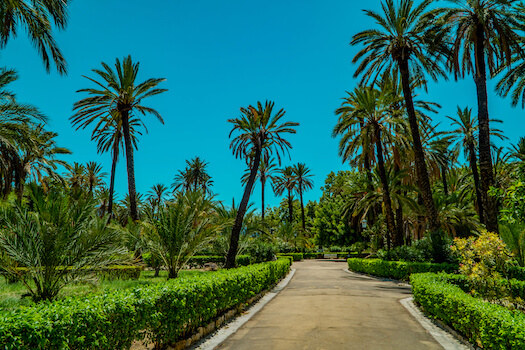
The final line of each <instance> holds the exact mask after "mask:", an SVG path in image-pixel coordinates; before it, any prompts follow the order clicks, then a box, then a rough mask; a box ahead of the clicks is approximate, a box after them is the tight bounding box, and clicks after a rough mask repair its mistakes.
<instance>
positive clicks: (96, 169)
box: [85, 162, 108, 196]
mask: <svg viewBox="0 0 525 350" xmlns="http://www.w3.org/2000/svg"><path fill="white" fill-rule="evenodd" d="M107 175H108V174H107V173H105V172H103V171H102V165H100V164H98V163H97V162H88V163H87V164H86V177H85V181H86V183H87V185H88V187H89V195H90V196H92V195H93V191H94V190H96V189H97V188H99V187H101V186H104V180H103V179H104V178H105V177H106V176H107Z"/></svg>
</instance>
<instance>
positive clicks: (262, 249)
mask: <svg viewBox="0 0 525 350" xmlns="http://www.w3.org/2000/svg"><path fill="white" fill-rule="evenodd" d="M246 253H247V254H248V255H250V256H251V257H252V263H261V262H265V261H272V260H273V259H275V253H276V250H275V246H274V245H273V244H271V243H266V242H262V241H256V242H254V243H253V244H251V245H250V246H249V247H248V248H247V249H246Z"/></svg>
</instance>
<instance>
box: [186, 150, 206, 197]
mask: <svg viewBox="0 0 525 350" xmlns="http://www.w3.org/2000/svg"><path fill="white" fill-rule="evenodd" d="M186 163H187V164H188V169H189V174H190V179H191V183H192V184H193V190H194V191H196V190H197V189H202V190H203V191H204V192H208V193H209V192H210V191H211V189H210V187H211V186H212V185H213V180H211V176H210V175H209V174H208V170H207V169H206V167H207V166H208V164H209V163H207V162H205V161H204V160H201V159H200V158H199V157H195V158H193V159H191V160H189V161H188V160H187V161H186Z"/></svg>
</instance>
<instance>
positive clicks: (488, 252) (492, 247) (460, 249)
mask: <svg viewBox="0 0 525 350" xmlns="http://www.w3.org/2000/svg"><path fill="white" fill-rule="evenodd" d="M452 250H453V251H454V252H456V253H457V254H458V256H459V260H460V265H459V266H460V267H459V272H460V273H461V274H463V275H465V276H467V278H468V280H469V283H470V285H471V287H472V288H473V292H474V293H480V294H481V295H482V296H484V297H485V298H489V299H498V298H499V297H500V296H501V295H502V294H503V293H504V291H503V290H502V286H501V284H500V283H499V282H498V280H500V279H501V274H502V273H504V272H505V266H506V265H507V264H508V263H510V262H511V259H510V257H511V254H510V252H509V251H508V249H507V247H506V246H505V243H503V241H502V240H501V239H500V238H499V237H498V235H497V234H495V233H491V232H487V231H484V232H482V234H481V235H480V236H479V237H477V238H475V237H470V238H468V239H465V238H456V239H454V245H453V247H452Z"/></svg>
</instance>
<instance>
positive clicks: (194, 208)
mask: <svg viewBox="0 0 525 350" xmlns="http://www.w3.org/2000/svg"><path fill="white" fill-rule="evenodd" d="M214 208H215V203H214V202H213V200H212V199H211V198H209V197H207V196H206V195H205V194H204V192H202V191H195V192H193V191H187V192H183V193H178V194H177V197H176V198H175V200H174V201H173V202H170V203H167V204H166V205H165V206H163V207H161V208H160V209H159V212H158V219H152V220H151V222H150V223H149V224H146V225H145V226H144V227H145V230H144V231H145V235H144V239H145V243H146V245H147V247H148V248H149V250H150V251H151V252H152V253H153V254H156V255H157V256H158V257H160V258H161V259H162V261H163V265H164V266H166V268H167V269H168V271H169V275H168V278H175V277H177V275H178V274H179V272H180V270H182V268H183V267H184V265H186V263H187V262H188V260H189V259H191V257H192V256H193V255H194V254H195V253H196V252H197V251H199V249H201V248H202V247H204V246H205V245H206V244H208V243H209V242H210V241H211V240H212V239H213V238H214V237H215V235H216V234H217V233H218V232H219V231H220V230H221V228H222V226H223V225H224V223H220V222H219V220H218V215H217V214H216V212H215V210H214Z"/></svg>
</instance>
